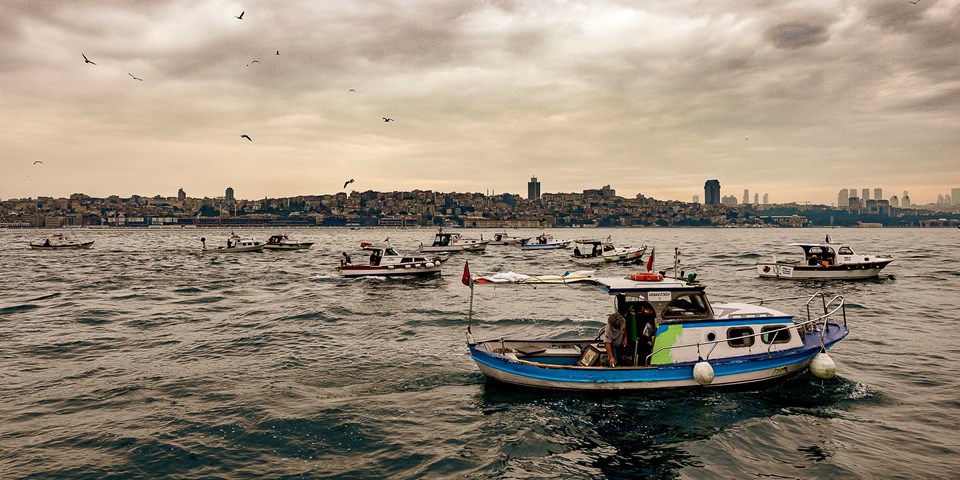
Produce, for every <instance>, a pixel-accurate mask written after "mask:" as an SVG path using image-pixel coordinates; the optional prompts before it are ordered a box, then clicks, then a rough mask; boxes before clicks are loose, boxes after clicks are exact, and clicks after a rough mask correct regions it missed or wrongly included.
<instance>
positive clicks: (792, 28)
mask: <svg viewBox="0 0 960 480" xmlns="http://www.w3.org/2000/svg"><path fill="white" fill-rule="evenodd" d="M764 37H765V38H766V39H767V40H768V41H769V42H770V43H772V44H773V45H774V46H775V47H777V48H782V49H785V50H795V49H798V48H805V47H815V46H817V45H822V44H824V43H826V42H827V41H828V40H830V34H829V33H828V32H827V27H825V26H823V25H815V24H812V23H805V22H788V23H781V24H778V25H774V26H773V27H770V28H769V29H768V30H767V31H766V32H765V33H764Z"/></svg>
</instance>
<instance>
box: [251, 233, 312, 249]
mask: <svg viewBox="0 0 960 480" xmlns="http://www.w3.org/2000/svg"><path fill="white" fill-rule="evenodd" d="M312 246H313V242H295V241H292V240H290V239H289V238H288V237H287V236H286V235H284V234H282V233H281V234H277V235H271V236H270V238H269V239H268V240H267V243H265V244H263V248H264V249H265V250H306V249H308V248H310V247H312Z"/></svg>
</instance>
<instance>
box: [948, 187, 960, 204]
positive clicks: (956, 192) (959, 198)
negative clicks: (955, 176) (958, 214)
mask: <svg viewBox="0 0 960 480" xmlns="http://www.w3.org/2000/svg"><path fill="white" fill-rule="evenodd" d="M950 198H952V199H953V204H954V205H960V188H951V189H950Z"/></svg>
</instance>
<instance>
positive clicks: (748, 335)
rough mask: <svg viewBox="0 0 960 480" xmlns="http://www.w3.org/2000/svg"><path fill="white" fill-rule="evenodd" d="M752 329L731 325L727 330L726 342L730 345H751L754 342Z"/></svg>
mask: <svg viewBox="0 0 960 480" xmlns="http://www.w3.org/2000/svg"><path fill="white" fill-rule="evenodd" d="M754 338H756V337H754V336H753V329H752V328H750V327H733V328H731V329H728V330H727V344H728V345H730V346H731V347H751V346H753V342H754Z"/></svg>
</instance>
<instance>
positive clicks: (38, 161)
mask: <svg viewBox="0 0 960 480" xmlns="http://www.w3.org/2000/svg"><path fill="white" fill-rule="evenodd" d="M38 163H39V164H40V165H43V162H41V161H40V160H37V161H35V162H33V164H34V165H36V164H38Z"/></svg>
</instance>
